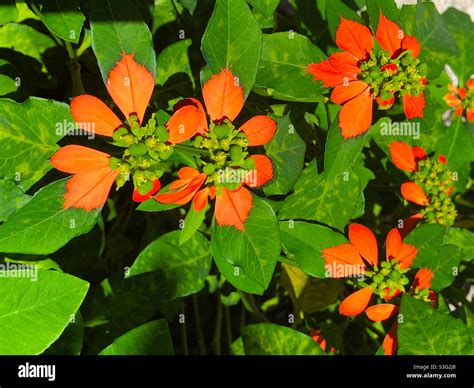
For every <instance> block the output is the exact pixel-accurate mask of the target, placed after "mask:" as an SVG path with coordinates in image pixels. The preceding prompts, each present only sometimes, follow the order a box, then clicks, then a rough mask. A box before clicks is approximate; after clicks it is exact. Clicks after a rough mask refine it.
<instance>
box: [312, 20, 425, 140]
mask: <svg viewBox="0 0 474 388" xmlns="http://www.w3.org/2000/svg"><path fill="white" fill-rule="evenodd" d="M375 37H376V39H377V41H378V43H379V45H380V47H381V48H382V49H383V50H385V51H377V50H374V36H373V35H372V32H371V31H370V30H369V29H368V28H367V27H366V26H364V25H362V24H359V23H357V22H354V21H351V20H347V19H345V18H343V17H341V22H340V24H339V27H338V29H337V31H336V44H337V46H338V47H339V48H340V49H342V50H343V51H342V52H337V53H335V54H332V55H330V56H329V58H328V59H327V60H325V61H322V62H319V63H311V64H310V65H309V66H308V69H307V71H308V72H309V73H311V74H312V75H313V76H314V78H315V79H316V80H321V81H323V83H324V86H325V87H328V88H329V87H333V88H334V89H333V92H332V94H331V101H332V102H334V103H336V104H339V105H343V106H342V108H341V111H340V114H339V126H340V127H341V130H342V136H343V137H344V138H345V139H347V138H351V137H355V136H358V135H361V134H363V133H365V132H366V131H367V130H368V129H369V127H370V125H371V123H372V105H373V101H374V100H375V101H376V102H377V103H378V105H379V107H380V108H381V109H388V108H390V107H391V106H392V104H393V103H394V101H395V94H396V93H397V92H399V94H400V95H401V96H402V102H403V108H404V111H405V115H406V117H407V118H409V119H413V118H415V117H423V110H424V107H425V99H424V94H423V90H424V87H425V84H426V77H425V75H426V66H425V65H424V64H420V61H419V60H418V59H416V58H417V56H418V54H419V52H420V45H419V43H418V41H417V39H416V38H414V37H413V36H404V34H403V31H402V30H401V29H400V27H399V26H398V25H397V24H395V23H394V22H392V21H390V20H388V19H387V18H386V17H385V16H384V15H382V14H380V18H379V25H378V28H377V32H376V34H375ZM407 85H408V86H407Z"/></svg>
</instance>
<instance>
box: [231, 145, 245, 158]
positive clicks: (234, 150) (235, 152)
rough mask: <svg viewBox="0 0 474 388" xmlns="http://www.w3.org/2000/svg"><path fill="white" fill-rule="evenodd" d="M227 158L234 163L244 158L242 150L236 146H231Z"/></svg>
mask: <svg viewBox="0 0 474 388" xmlns="http://www.w3.org/2000/svg"><path fill="white" fill-rule="evenodd" d="M229 156H230V158H231V159H232V161H234V162H239V161H241V160H242V159H243V156H244V155H243V152H242V148H241V147H239V146H237V145H234V146H232V147H231V149H230V152H229Z"/></svg>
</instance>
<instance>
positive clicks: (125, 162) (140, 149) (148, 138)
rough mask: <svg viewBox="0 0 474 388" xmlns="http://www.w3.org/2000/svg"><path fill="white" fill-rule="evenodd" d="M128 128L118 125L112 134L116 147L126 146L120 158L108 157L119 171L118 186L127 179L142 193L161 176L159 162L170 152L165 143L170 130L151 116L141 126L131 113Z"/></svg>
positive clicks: (161, 168)
mask: <svg viewBox="0 0 474 388" xmlns="http://www.w3.org/2000/svg"><path fill="white" fill-rule="evenodd" d="M129 121H130V129H127V128H125V127H120V128H118V129H117V130H116V131H115V132H114V135H113V140H114V141H113V143H112V144H114V145H116V146H119V147H123V148H126V149H125V150H124V152H123V155H122V157H121V158H115V157H111V158H110V167H111V168H112V169H118V170H120V174H119V176H118V177H117V179H116V184H117V189H119V188H120V187H122V186H123V185H124V184H125V183H126V182H127V181H128V180H132V181H133V184H134V186H135V188H136V189H137V190H138V192H139V193H140V194H142V195H145V194H146V193H148V192H149V191H150V190H151V189H152V188H153V181H155V180H156V179H159V178H160V177H161V176H162V175H163V166H162V161H164V160H167V159H168V158H169V157H170V156H171V155H172V153H173V146H172V145H170V144H166V142H167V141H168V139H169V132H168V130H167V129H166V127H164V126H157V122H156V119H155V115H152V117H151V118H150V120H149V121H148V123H147V124H146V125H145V126H141V125H140V123H139V122H138V120H137V118H136V116H130V119H129Z"/></svg>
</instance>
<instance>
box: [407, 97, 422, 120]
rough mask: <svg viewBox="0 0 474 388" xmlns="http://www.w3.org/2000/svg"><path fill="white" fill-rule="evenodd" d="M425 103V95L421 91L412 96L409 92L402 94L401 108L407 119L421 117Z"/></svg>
mask: <svg viewBox="0 0 474 388" xmlns="http://www.w3.org/2000/svg"><path fill="white" fill-rule="evenodd" d="M425 105H426V104H425V95H424V94H423V93H421V94H420V95H419V96H418V97H413V96H412V95H411V94H405V95H404V96H403V110H404V112H405V116H406V117H407V118H408V119H414V118H415V117H423V110H424V109H425Z"/></svg>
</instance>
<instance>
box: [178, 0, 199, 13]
mask: <svg viewBox="0 0 474 388" xmlns="http://www.w3.org/2000/svg"><path fill="white" fill-rule="evenodd" d="M178 2H179V3H180V4H181V5H182V6H183V7H184V8H186V9H187V10H188V11H189V13H190V14H191V15H192V14H193V13H194V11H195V9H196V6H197V0H178Z"/></svg>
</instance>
